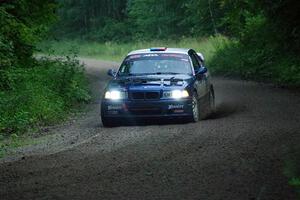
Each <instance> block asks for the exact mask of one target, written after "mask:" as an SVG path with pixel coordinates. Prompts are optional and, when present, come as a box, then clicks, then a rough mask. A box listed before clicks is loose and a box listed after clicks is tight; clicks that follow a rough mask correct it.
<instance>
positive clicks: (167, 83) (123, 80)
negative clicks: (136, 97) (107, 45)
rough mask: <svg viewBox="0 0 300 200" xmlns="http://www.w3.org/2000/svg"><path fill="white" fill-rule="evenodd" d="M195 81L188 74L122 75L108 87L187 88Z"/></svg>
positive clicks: (130, 88) (132, 88) (128, 88)
mask: <svg viewBox="0 0 300 200" xmlns="http://www.w3.org/2000/svg"><path fill="white" fill-rule="evenodd" d="M192 81H193V76H191V75H188V74H176V75H166V74H163V75H143V76H124V77H123V76H122V77H117V78H115V79H113V80H111V81H110V83H109V85H108V89H120V88H122V89H126V90H140V89H142V90H145V89H149V90H151V89H153V90H157V89H167V88H172V89H174V88H185V87H187V86H188V85H189V84H190V83H191V82H192Z"/></svg>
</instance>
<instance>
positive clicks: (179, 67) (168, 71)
mask: <svg viewBox="0 0 300 200" xmlns="http://www.w3.org/2000/svg"><path fill="white" fill-rule="evenodd" d="M108 75H110V76H112V77H113V79H112V80H111V81H110V82H109V84H108V85H107V87H106V89H105V91H104V95H103V98H102V102H101V119H102V123H103V126H108V127H109V126H115V125H117V124H118V122H119V120H122V119H130V120H131V121H132V120H135V119H137V118H139V119H143V118H169V119H175V118H185V119H188V120H189V121H192V122H197V121H199V120H200V119H203V118H205V117H207V116H208V115H209V114H211V113H212V112H214V110H215V94H214V88H213V85H212V83H211V81H210V75H209V72H208V70H207V68H206V67H204V58H203V56H202V54H200V53H199V54H197V53H196V52H195V51H194V50H193V49H177V48H165V47H159V48H151V49H143V50H137V51H133V52H130V53H129V54H128V55H127V57H126V58H125V59H124V61H123V62H122V64H121V66H120V68H119V70H118V71H115V70H112V69H111V70H109V71H108Z"/></svg>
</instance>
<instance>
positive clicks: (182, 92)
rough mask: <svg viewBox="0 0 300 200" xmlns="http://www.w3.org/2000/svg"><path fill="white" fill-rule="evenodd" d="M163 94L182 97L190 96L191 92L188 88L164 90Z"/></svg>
mask: <svg viewBox="0 0 300 200" xmlns="http://www.w3.org/2000/svg"><path fill="white" fill-rule="evenodd" d="M163 96H164V98H173V99H181V98H186V97H188V96H189V93H188V91H186V90H173V91H166V92H164V93H163Z"/></svg>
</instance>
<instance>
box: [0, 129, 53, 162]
mask: <svg viewBox="0 0 300 200" xmlns="http://www.w3.org/2000/svg"><path fill="white" fill-rule="evenodd" d="M50 137H52V135H45V136H41V137H35V136H33V135H32V134H29V133H28V132H27V133H24V134H23V135H17V134H12V135H10V136H9V137H5V138H4V137H2V138H0V158H3V157H4V156H6V155H7V154H14V153H15V150H16V149H17V148H19V147H25V146H30V145H35V144H40V143H42V142H46V141H48V140H49V139H50Z"/></svg>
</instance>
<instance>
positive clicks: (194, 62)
mask: <svg viewBox="0 0 300 200" xmlns="http://www.w3.org/2000/svg"><path fill="white" fill-rule="evenodd" d="M190 56H191V59H192V63H193V67H194V70H195V71H196V70H198V69H199V68H200V64H199V62H198V58H197V57H196V55H195V54H194V53H191V54H190Z"/></svg>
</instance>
